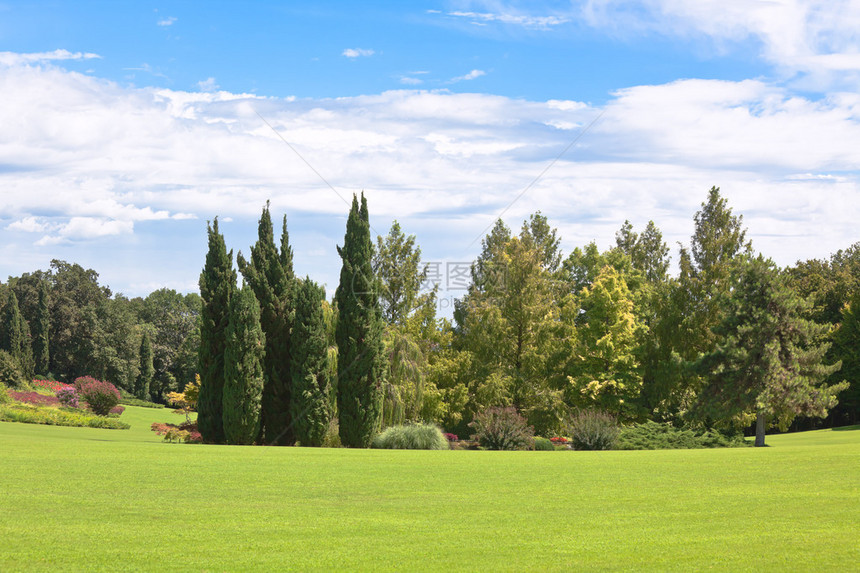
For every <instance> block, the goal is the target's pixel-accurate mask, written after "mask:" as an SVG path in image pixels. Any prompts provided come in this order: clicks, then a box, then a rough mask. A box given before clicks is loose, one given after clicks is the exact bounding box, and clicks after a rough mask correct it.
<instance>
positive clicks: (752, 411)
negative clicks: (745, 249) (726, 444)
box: [695, 256, 848, 446]
mask: <svg viewBox="0 0 860 573" xmlns="http://www.w3.org/2000/svg"><path fill="white" fill-rule="evenodd" d="M731 282H732V285H733V286H732V288H731V289H729V290H728V291H727V292H726V293H725V294H724V295H723V296H722V297H721V299H720V302H721V305H722V308H723V315H722V316H723V318H722V320H721V321H720V323H719V324H718V325H717V326H716V327H715V328H714V329H713V330H714V334H715V336H716V337H717V340H718V343H717V345H716V347H715V349H714V350H713V351H711V352H709V353H707V354H705V355H704V356H702V357H701V358H700V359H699V360H698V361H697V362H696V363H695V366H696V368H697V369H698V370H699V372H700V373H701V374H702V375H703V376H704V377H705V380H706V383H705V386H704V388H703V390H702V392H701V393H700V395H699V398H698V403H697V409H696V412H697V413H698V414H699V415H700V416H703V417H707V418H710V419H712V420H721V421H725V420H727V419H729V418H732V417H737V416H743V415H745V414H746V415H752V416H755V420H756V440H755V445H756V446H763V445H764V440H765V429H766V427H767V425H768V424H771V425H774V424H778V425H780V426H782V427H787V425H788V424H789V423H791V421H792V420H793V419H794V417H795V416H797V415H807V416H819V417H824V416H826V415H827V411H828V410H829V409H830V408H832V407H833V406H835V405H836V403H837V399H836V395H837V394H838V393H839V392H840V391H842V390H844V389H845V388H847V386H848V383H847V382H843V383H840V384H834V385H831V386H827V385H825V384H823V382H824V380H825V379H826V378H827V377H828V376H830V375H831V374H832V373H833V372H835V371H837V370H838V369H839V367H840V364H839V363H837V364H833V365H830V366H828V365H825V364H824V359H825V354H826V352H827V349H828V346H829V344H827V343H822V342H821V339H822V337H823V336H824V334H825V333H826V332H827V330H828V329H829V327H828V326H827V325H823V326H822V325H818V324H816V323H814V322H812V321H810V320H807V319H805V318H803V313H804V311H805V310H806V307H807V306H808V303H807V302H806V301H804V300H803V299H801V298H799V297H798V296H797V295H796V294H795V293H794V292H793V291H792V290H791V289H789V288H787V287H786V285H785V281H784V280H783V279H782V277H781V276H780V275H779V274H778V272H777V269H776V268H775V266H774V264H773V262H771V261H770V260H765V259H764V258H762V257H761V256H759V257H757V258H755V259H753V258H751V257H744V259H743V260H742V263H741V264H738V265H736V266H735V267H734V268H733V270H732V275H731Z"/></svg>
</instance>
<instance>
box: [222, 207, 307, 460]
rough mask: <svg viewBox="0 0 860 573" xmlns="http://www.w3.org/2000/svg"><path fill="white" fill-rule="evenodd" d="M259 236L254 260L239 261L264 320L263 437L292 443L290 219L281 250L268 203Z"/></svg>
mask: <svg viewBox="0 0 860 573" xmlns="http://www.w3.org/2000/svg"><path fill="white" fill-rule="evenodd" d="M257 235H258V238H257V243H256V244H255V245H254V246H253V247H251V261H250V262H248V261H246V260H245V258H244V257H243V256H242V253H239V254H238V256H237V257H236V262H237V263H238V265H239V270H240V271H241V273H242V276H243V277H244V278H245V282H246V283H247V284H248V285H249V286H250V287H251V289H253V291H254V294H255V295H256V297H257V302H258V303H259V304H260V324H261V326H262V328H263V332H264V333H265V334H266V357H265V360H264V364H263V369H264V372H265V383H264V386H263V402H262V407H263V411H262V426H261V429H262V435H261V439H262V440H263V441H264V442H265V443H268V444H278V445H290V444H292V443H293V442H295V436H294V435H293V429H292V423H291V419H290V386H291V375H290V330H291V327H292V321H293V314H294V312H295V311H294V298H295V294H294V286H293V283H294V277H293V253H292V249H291V248H290V245H289V234H288V233H287V218H286V217H284V222H283V229H282V232H281V252H280V253H278V250H277V248H276V247H275V240H274V233H273V230H272V218H271V216H270V214H269V204H268V203H266V206H265V207H264V208H263V214H262V215H261V216H260V223H259V226H258V233H257Z"/></svg>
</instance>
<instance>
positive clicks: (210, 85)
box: [197, 77, 220, 92]
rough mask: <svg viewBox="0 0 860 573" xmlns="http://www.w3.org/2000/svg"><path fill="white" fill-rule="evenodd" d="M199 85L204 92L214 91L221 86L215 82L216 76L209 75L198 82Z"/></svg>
mask: <svg viewBox="0 0 860 573" xmlns="http://www.w3.org/2000/svg"><path fill="white" fill-rule="evenodd" d="M197 87H198V88H200V91H202V92H214V91H215V90H217V89H218V88H219V87H220V86H219V85H218V84H217V83H216V82H215V78H213V77H209V78H206V79H205V80H202V81H199V82H197Z"/></svg>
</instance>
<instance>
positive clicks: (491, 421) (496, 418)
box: [469, 407, 534, 450]
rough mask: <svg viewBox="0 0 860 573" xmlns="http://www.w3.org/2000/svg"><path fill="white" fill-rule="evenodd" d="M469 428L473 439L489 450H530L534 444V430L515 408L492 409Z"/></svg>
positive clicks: (482, 414) (478, 416)
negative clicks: (472, 432)
mask: <svg viewBox="0 0 860 573" xmlns="http://www.w3.org/2000/svg"><path fill="white" fill-rule="evenodd" d="M469 426H470V427H471V428H472V429H473V430H475V433H474V434H473V435H472V439H473V440H475V441H476V442H478V445H479V446H481V447H482V448H486V449H488V450H529V449H531V448H532V445H533V444H534V429H533V428H532V427H531V426H529V425H528V423H526V420H525V418H523V417H522V416H520V415H519V414H518V413H517V411H516V409H515V408H510V407H509V408H490V409H489V410H486V411H485V412H482V413H480V414H478V415H477V416H475V420H474V421H473V422H472V423H471V424H469Z"/></svg>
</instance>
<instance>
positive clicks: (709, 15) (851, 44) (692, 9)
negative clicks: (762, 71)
mask: <svg viewBox="0 0 860 573" xmlns="http://www.w3.org/2000/svg"><path fill="white" fill-rule="evenodd" d="M581 14H582V16H583V17H584V19H585V20H586V21H588V22H590V23H591V24H592V25H594V26H596V27H599V28H604V29H608V30H612V31H614V33H616V34H620V35H630V34H641V33H643V32H651V31H656V32H658V33H661V34H665V35H668V36H677V37H687V38H695V39H699V38H701V37H702V35H704V36H706V37H709V38H711V39H712V40H714V41H715V42H716V43H717V45H718V46H720V45H722V46H725V45H726V44H727V43H728V44H730V43H732V42H741V41H744V40H749V39H752V40H755V41H757V42H758V43H759V44H760V46H761V48H760V49H761V55H762V57H764V58H765V59H766V60H767V61H769V62H770V63H772V64H775V65H776V66H778V67H779V68H782V69H784V70H785V71H787V72H789V73H792V72H803V73H808V74H812V75H813V76H814V80H816V81H815V82H813V83H817V85H818V86H819V88H821V87H822V86H826V85H829V82H831V81H837V80H840V79H844V78H840V77H839V76H838V75H836V74H833V73H832V72H843V73H844V72H846V71H851V72H858V71H860V55H858V54H860V3H858V2H856V0H780V1H770V0H697V1H696V2H689V1H687V0H632V1H631V0H587V1H585V2H582V8H581ZM852 78H853V79H854V80H856V79H857V77H856V76H852Z"/></svg>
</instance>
